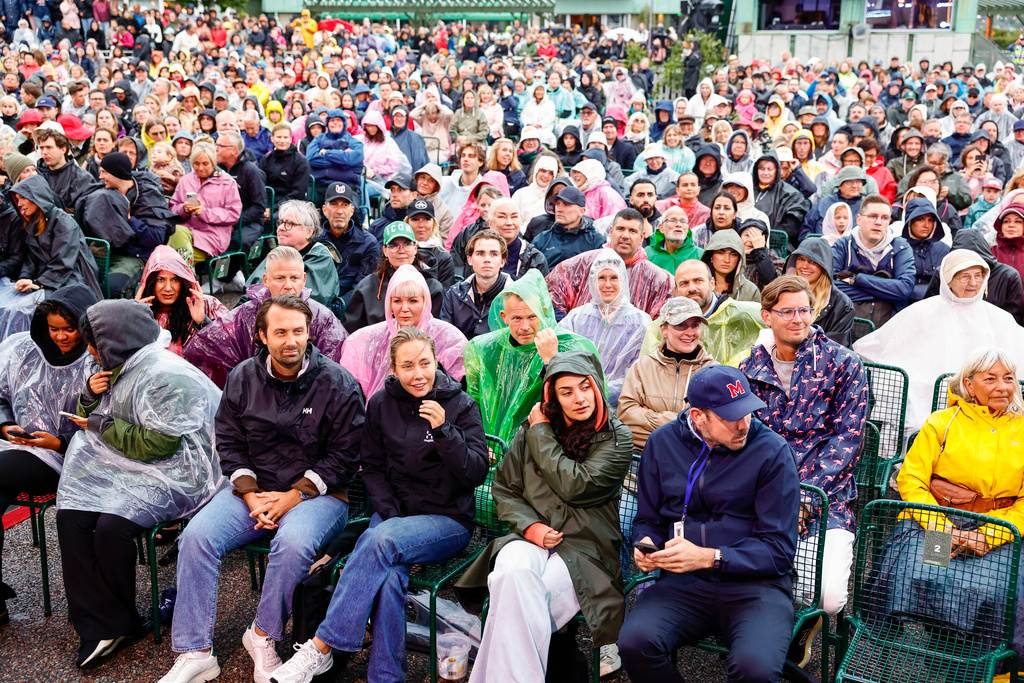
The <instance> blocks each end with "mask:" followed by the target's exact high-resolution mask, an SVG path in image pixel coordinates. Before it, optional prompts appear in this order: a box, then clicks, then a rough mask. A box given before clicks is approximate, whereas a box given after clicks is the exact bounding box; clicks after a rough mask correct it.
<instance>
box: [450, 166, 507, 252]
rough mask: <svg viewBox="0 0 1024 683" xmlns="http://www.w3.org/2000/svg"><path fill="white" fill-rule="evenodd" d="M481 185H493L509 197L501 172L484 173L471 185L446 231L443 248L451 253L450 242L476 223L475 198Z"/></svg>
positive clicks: (477, 208)
mask: <svg viewBox="0 0 1024 683" xmlns="http://www.w3.org/2000/svg"><path fill="white" fill-rule="evenodd" d="M483 185H493V186H494V187H496V188H498V190H500V191H501V194H502V196H504V197H510V196H511V195H510V194H509V192H508V178H506V177H505V174H504V173H502V172H501V171H488V172H487V173H484V174H483V175H482V176H480V178H479V179H478V180H477V182H476V184H475V185H473V187H472V189H470V191H469V199H467V200H466V203H465V204H464V205H463V207H462V211H460V212H459V215H458V216H456V217H455V222H454V223H453V224H452V228H451V230H449V231H448V239H447V240H446V241H445V245H444V248H445V249H447V250H448V251H451V248H452V242H453V241H454V240H455V238H456V237H457V236H458V234H459V233H460V232H462V231H463V229H464V228H466V227H468V226H470V225H473V223H476V219H478V218H480V207H479V206H477V203H476V198H477V193H478V192H479V191H480V187H481V186H483Z"/></svg>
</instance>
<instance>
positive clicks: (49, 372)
mask: <svg viewBox="0 0 1024 683" xmlns="http://www.w3.org/2000/svg"><path fill="white" fill-rule="evenodd" d="M99 370H100V366H99V364H97V363H96V360H95V359H94V358H93V357H92V356H91V355H89V354H88V353H83V354H82V356H81V357H80V358H79V359H78V360H76V361H75V362H74V363H70V364H69V365H63V366H57V365H50V363H49V362H48V361H47V360H46V357H45V356H44V355H43V352H42V349H40V348H39V346H37V345H36V343H35V342H34V341H33V340H32V337H31V335H30V334H29V333H28V332H20V333H18V334H15V335H12V336H10V337H8V338H7V339H6V340H4V342H3V344H0V423H5V422H15V423H17V424H18V426H19V427H21V428H22V429H24V430H25V431H27V432H28V433H29V434H31V433H32V432H36V431H40V432H49V433H50V434H54V435H56V434H66V433H68V432H71V431H73V430H74V429H75V425H74V423H72V422H71V420H69V419H68V418H66V417H64V416H63V415H60V411H62V410H63V411H64V412H66V413H74V412H75V406H76V405H77V404H78V396H79V394H81V393H82V387H84V386H85V385H86V383H87V382H88V381H89V377H91V376H92V375H93V373H95V372H99ZM17 449H18V450H20V451H28V452H29V453H32V454H33V455H35V456H36V457H37V458H39V459H40V460H42V461H43V462H45V463H46V464H47V465H49V466H50V467H52V468H53V469H54V470H56V471H57V472H60V470H61V467H62V466H63V465H64V456H63V455H61V454H60V453H58V452H57V451H51V450H50V449H49V448H41V447H39V446H17Z"/></svg>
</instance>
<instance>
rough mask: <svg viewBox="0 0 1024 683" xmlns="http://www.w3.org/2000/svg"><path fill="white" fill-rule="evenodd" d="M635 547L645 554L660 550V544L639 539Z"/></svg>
mask: <svg viewBox="0 0 1024 683" xmlns="http://www.w3.org/2000/svg"><path fill="white" fill-rule="evenodd" d="M633 547H634V548H636V549H637V550H639V551H640V552H642V553H643V554H644V555H650V554H651V553H656V552H658V546H656V545H654V544H653V543H647V542H646V541H637V542H636V543H634V544H633Z"/></svg>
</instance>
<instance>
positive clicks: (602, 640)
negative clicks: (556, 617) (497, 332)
mask: <svg viewBox="0 0 1024 683" xmlns="http://www.w3.org/2000/svg"><path fill="white" fill-rule="evenodd" d="M562 373H570V374H574V375H583V376H588V377H590V378H591V379H592V380H593V384H594V385H595V388H596V390H597V393H599V395H600V396H601V397H602V399H603V396H604V374H603V373H602V371H601V364H600V361H599V360H598V358H597V356H596V355H595V354H593V353H587V352H586V351H576V352H573V353H559V354H558V355H556V356H555V357H554V359H553V360H552V361H551V365H550V366H548V373H547V379H546V380H545V383H544V393H545V395H548V396H550V395H551V393H553V387H552V386H551V382H552V379H553V378H554V377H556V376H557V375H559V374H562ZM537 397H538V399H539V397H540V386H538V387H537ZM532 406H533V402H532V401H531V403H530V407H532ZM596 410H597V411H599V412H598V415H599V417H598V423H597V425H598V426H597V431H596V432H595V434H594V436H593V437H591V439H590V450H589V451H588V453H587V456H586V458H585V459H583V460H582V461H580V462H576V461H574V460H571V459H570V458H568V457H566V455H565V453H564V452H563V450H562V446H561V444H559V442H558V441H557V440H556V439H555V435H554V431H553V430H552V428H551V425H550V424H549V423H548V422H546V421H545V422H538V423H537V424H535V425H533V426H532V427H531V426H529V425H528V424H521V423H522V420H517V421H516V422H515V432H514V435H515V438H514V439H512V441H511V443H510V444H509V449H508V452H507V453H505V457H504V458H502V460H501V462H500V463H499V464H498V468H497V471H496V472H495V475H494V485H493V488H492V493H493V494H494V501H495V504H496V510H497V514H498V518H499V519H500V520H501V521H502V522H504V523H506V524H507V525H508V527H509V531H510V533H509V534H508V535H506V536H503V537H502V538H499V539H497V540H495V541H492V542H491V544H490V545H489V546H487V548H486V549H485V550H484V551H483V553H482V554H481V555H480V556H479V557H478V558H477V559H476V561H474V562H473V564H472V565H470V567H469V569H467V570H466V573H465V574H463V576H462V578H461V579H459V581H458V583H457V584H456V588H457V589H458V591H459V595H460V598H461V599H462V600H463V603H464V604H466V605H473V606H479V605H482V603H483V596H484V595H485V594H486V593H485V589H486V587H487V575H488V574H489V573H490V571H491V570H492V569H493V568H494V561H495V559H496V558H497V556H498V553H499V552H500V551H501V549H502V548H503V547H505V545H506V544H507V543H509V542H511V541H517V540H524V539H525V533H526V530H527V529H528V528H529V527H530V526H532V525H533V524H538V523H539V524H541V525H544V526H547V527H550V528H552V529H557V530H558V531H560V532H562V533H563V534H564V536H563V538H562V542H561V543H559V544H558V545H557V546H555V548H554V550H553V552H555V553H557V554H558V556H559V557H560V558H561V559H562V560H563V561H564V562H565V567H566V569H568V571H569V576H570V577H572V584H573V588H574V589H575V590H576V595H577V600H578V601H579V605H580V609H581V610H582V612H583V616H584V617H585V618H586V620H587V624H588V625H589V626H590V628H591V630H592V632H593V634H594V646H595V647H598V646H601V645H606V644H609V643H613V642H615V639H616V638H617V637H618V633H619V629H620V628H621V627H622V621H623V619H624V618H625V609H626V603H625V599H624V596H623V584H622V566H621V565H620V563H619V550H620V546H621V545H622V534H621V531H620V528H619V493H620V491H621V488H622V481H623V479H624V477H625V476H626V472H627V471H628V470H629V463H630V458H631V455H632V452H633V438H632V435H631V434H630V432H629V429H628V428H627V427H626V426H625V425H624V424H622V423H621V422H620V421H619V420H618V419H617V418H616V417H614V416H612V415H609V408H608V405H607V404H606V403H605V402H604V401H603V400H601V405H600V406H598V407H597V408H596ZM524 415H525V414H524ZM486 423H487V420H486V416H485V418H484V424H485V425H486ZM488 433H490V432H488ZM499 599H500V597H499ZM505 599H513V598H512V596H506V598H505Z"/></svg>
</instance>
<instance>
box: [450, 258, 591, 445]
mask: <svg viewBox="0 0 1024 683" xmlns="http://www.w3.org/2000/svg"><path fill="white" fill-rule="evenodd" d="M490 326H491V332H488V333H487V334H484V335H481V336H479V337H474V338H473V339H471V340H470V341H469V343H468V344H466V348H465V351H464V352H463V353H464V357H465V366H466V384H467V387H468V388H467V391H468V392H469V395H470V396H472V397H473V398H474V399H476V402H477V403H478V404H479V405H480V410H481V412H482V413H483V418H484V429H485V430H486V431H487V433H488V434H492V435H494V436H498V437H500V438H501V439H503V440H504V441H506V442H508V440H509V438H510V437H511V436H512V434H514V433H515V431H516V429H518V428H519V425H520V423H521V422H522V421H523V420H525V419H526V416H527V415H529V413H530V409H531V408H532V407H533V404H534V403H536V402H538V401H539V400H540V398H541V397H540V391H541V386H542V384H543V379H544V368H545V366H547V364H548V363H549V362H550V361H551V359H552V358H553V357H554V355H555V354H556V353H559V352H562V351H576V350H580V349H584V350H587V351H593V352H594V353H597V349H596V348H594V345H593V343H591V342H590V340H588V339H584V338H583V337H580V336H579V335H576V334H573V333H571V332H566V331H564V330H560V329H558V328H557V327H556V323H555V312H554V308H553V307H552V305H551V295H550V294H549V293H548V288H547V285H546V284H545V283H544V276H542V275H541V274H540V271H538V270H530V271H528V272H527V273H526V275H524V276H523V277H521V278H520V279H518V280H516V281H514V282H511V283H509V284H508V285H507V286H506V287H505V289H504V291H503V292H502V293H501V294H500V295H499V296H498V298H497V299H495V301H494V303H493V304H492V305H491V313H490Z"/></svg>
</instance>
